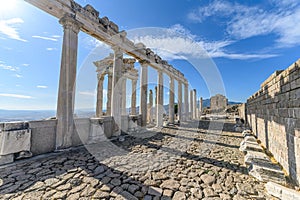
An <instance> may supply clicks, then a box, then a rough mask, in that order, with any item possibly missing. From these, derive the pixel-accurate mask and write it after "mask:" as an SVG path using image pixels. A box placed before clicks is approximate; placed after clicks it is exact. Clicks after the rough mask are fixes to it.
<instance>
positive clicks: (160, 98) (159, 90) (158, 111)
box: [156, 71, 164, 127]
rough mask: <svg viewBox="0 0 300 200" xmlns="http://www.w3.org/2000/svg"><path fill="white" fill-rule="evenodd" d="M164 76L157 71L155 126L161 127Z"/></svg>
mask: <svg viewBox="0 0 300 200" xmlns="http://www.w3.org/2000/svg"><path fill="white" fill-rule="evenodd" d="M163 89H164V76H163V73H162V71H158V81H157V105H156V126H158V127H161V126H162V125H163V113H164V105H163V104H164V91H163Z"/></svg>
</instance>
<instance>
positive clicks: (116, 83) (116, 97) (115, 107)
mask: <svg viewBox="0 0 300 200" xmlns="http://www.w3.org/2000/svg"><path fill="white" fill-rule="evenodd" d="M113 50H114V64H113V77H112V78H113V80H112V97H111V113H112V116H113V117H114V120H115V123H116V125H117V126H118V130H117V132H115V133H114V135H116V136H118V135H120V134H121V108H122V101H121V100H122V65H123V52H122V51H121V49H120V48H119V47H116V46H115V47H113Z"/></svg>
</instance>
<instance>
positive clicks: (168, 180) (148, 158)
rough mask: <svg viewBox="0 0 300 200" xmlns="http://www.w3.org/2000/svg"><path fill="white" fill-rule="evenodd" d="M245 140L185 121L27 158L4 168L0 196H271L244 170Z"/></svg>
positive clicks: (111, 197)
mask: <svg viewBox="0 0 300 200" xmlns="http://www.w3.org/2000/svg"><path fill="white" fill-rule="evenodd" d="M182 124H183V125H184V123H182ZM242 139H243V138H242V136H241V134H240V133H236V132H226V131H223V132H222V133H221V132H220V131H217V130H204V129H197V128H189V126H188V124H185V126H183V127H180V128H179V129H177V128H176V127H174V128H163V129H162V130H161V132H157V133H156V134H149V137H143V138H142V137H140V138H139V137H133V136H132V135H127V136H126V137H125V140H124V141H122V142H121V141H118V140H115V141H114V142H113V143H111V144H107V142H106V143H100V144H98V145H95V144H93V145H92V146H86V147H85V148H83V147H82V148H78V149H76V150H72V151H66V152H63V153H60V154H50V155H48V156H43V157H41V158H37V159H28V160H24V161H21V162H16V163H15V164H13V165H9V166H7V167H2V168H1V170H0V199H132V200H134V199H151V200H152V199H153V200H154V199H178V200H182V199H207V200H208V199H239V200H241V199H272V198H271V197H270V196H269V195H268V194H267V193H266V192H265V191H264V185H263V183H260V182H259V181H257V180H256V179H255V178H253V177H251V176H249V175H248V172H247V169H246V168H245V167H244V166H243V159H244V158H243V154H242V152H240V151H239V150H238V148H239V143H240V142H241V141H242ZM91 147H93V148H91ZM87 149H89V150H90V149H94V152H92V151H90V152H89V151H87ZM97 153H98V154H97ZM108 155H110V156H108Z"/></svg>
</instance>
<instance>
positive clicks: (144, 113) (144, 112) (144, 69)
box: [140, 60, 149, 126]
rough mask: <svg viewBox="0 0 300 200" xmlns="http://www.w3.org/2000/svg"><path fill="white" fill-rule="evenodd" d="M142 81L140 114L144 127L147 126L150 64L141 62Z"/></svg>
mask: <svg viewBox="0 0 300 200" xmlns="http://www.w3.org/2000/svg"><path fill="white" fill-rule="evenodd" d="M140 64H141V80H140V114H141V115H142V123H141V125H142V126H146V125H147V90H148V64H149V63H148V62H147V61H144V60H143V61H140Z"/></svg>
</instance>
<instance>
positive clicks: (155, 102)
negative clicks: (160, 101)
mask: <svg viewBox="0 0 300 200" xmlns="http://www.w3.org/2000/svg"><path fill="white" fill-rule="evenodd" d="M153 115H154V116H153V118H154V119H155V120H157V119H156V116H157V86H155V97H154V114H153ZM156 124H157V122H156Z"/></svg>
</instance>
